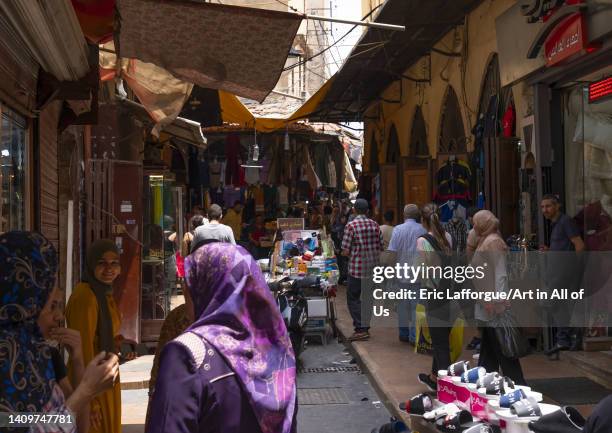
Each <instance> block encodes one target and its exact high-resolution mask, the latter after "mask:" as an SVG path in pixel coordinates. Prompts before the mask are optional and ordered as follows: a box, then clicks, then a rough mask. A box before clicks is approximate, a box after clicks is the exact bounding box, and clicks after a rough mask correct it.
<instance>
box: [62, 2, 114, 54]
mask: <svg viewBox="0 0 612 433" xmlns="http://www.w3.org/2000/svg"><path fill="white" fill-rule="evenodd" d="M72 6H73V7H74V11H75V12H76V16H77V18H78V20H79V23H80V24H81V29H82V30H83V33H84V34H85V37H86V38H87V39H89V41H91V42H92V43H94V44H101V43H103V42H107V41H109V40H110V39H112V38H113V27H114V23H115V0H72Z"/></svg>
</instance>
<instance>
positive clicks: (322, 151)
mask: <svg viewBox="0 0 612 433" xmlns="http://www.w3.org/2000/svg"><path fill="white" fill-rule="evenodd" d="M328 155H329V151H328V146H327V144H325V143H319V144H318V145H316V146H315V147H314V164H315V165H314V168H315V172H316V174H317V176H318V177H319V180H320V181H321V184H322V185H325V186H327V185H329V168H328V167H329V166H328V163H327V161H328V160H327V157H328Z"/></svg>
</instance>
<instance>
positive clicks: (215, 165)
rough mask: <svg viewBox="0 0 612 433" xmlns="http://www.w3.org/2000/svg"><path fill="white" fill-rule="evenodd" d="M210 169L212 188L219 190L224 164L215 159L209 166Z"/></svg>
mask: <svg viewBox="0 0 612 433" xmlns="http://www.w3.org/2000/svg"><path fill="white" fill-rule="evenodd" d="M208 168H209V171H210V187H211V188H218V187H219V186H220V185H221V172H222V164H221V162H220V161H217V158H214V159H213V160H212V162H210V163H209V164H208Z"/></svg>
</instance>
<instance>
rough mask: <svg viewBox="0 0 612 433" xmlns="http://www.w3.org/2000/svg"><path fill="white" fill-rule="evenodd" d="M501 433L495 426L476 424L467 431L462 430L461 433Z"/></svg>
mask: <svg viewBox="0 0 612 433" xmlns="http://www.w3.org/2000/svg"><path fill="white" fill-rule="evenodd" d="M501 431H502V430H501V428H500V427H499V426H496V425H489V424H476V425H474V426H472V427H469V428H468V429H467V430H463V433H501Z"/></svg>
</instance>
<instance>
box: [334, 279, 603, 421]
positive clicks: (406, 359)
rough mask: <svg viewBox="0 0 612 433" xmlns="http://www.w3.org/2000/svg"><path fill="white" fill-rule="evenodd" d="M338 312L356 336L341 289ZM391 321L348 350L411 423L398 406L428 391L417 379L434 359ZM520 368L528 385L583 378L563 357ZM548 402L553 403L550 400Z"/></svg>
mask: <svg viewBox="0 0 612 433" xmlns="http://www.w3.org/2000/svg"><path fill="white" fill-rule="evenodd" d="M336 311H337V316H338V319H337V326H338V330H339V332H340V334H341V335H342V336H344V337H348V336H349V335H351V334H352V332H353V326H352V320H351V317H350V314H349V312H348V308H347V306H346V290H345V288H344V287H342V286H341V287H340V288H339V290H338V295H337V299H336ZM392 321H394V323H397V319H396V318H395V315H394V313H393V312H392V313H391V317H390V321H389V320H387V323H385V325H386V326H373V327H372V328H371V329H370V334H371V337H370V340H368V341H359V342H355V343H352V344H351V345H350V346H349V347H350V348H351V350H352V352H353V353H354V355H355V356H356V358H357V360H358V363H359V364H360V365H361V367H362V369H363V370H364V371H365V372H367V374H368V375H369V376H370V378H371V380H372V384H373V385H374V387H375V388H376V389H377V390H378V391H379V395H380V396H381V397H382V398H383V400H384V403H385V405H386V406H387V409H388V410H389V411H390V412H391V413H392V414H394V415H395V416H397V417H401V418H403V419H404V420H405V421H406V422H409V421H410V419H409V417H407V416H405V414H404V413H401V412H400V411H399V409H398V404H399V403H400V402H402V401H405V400H406V399H408V398H410V397H412V396H414V395H416V394H419V393H422V392H426V391H427V388H426V387H425V386H424V385H422V384H420V383H419V382H418V381H417V375H418V374H419V373H423V372H429V371H430V370H431V357H430V356H429V355H422V354H420V353H415V352H414V347H412V346H410V345H408V344H407V343H403V342H400V341H399V339H398V331H397V327H391V326H389V325H390V324H391V322H392ZM475 334H476V331H475V330H474V329H469V328H468V329H466V330H465V337H464V343H465V344H467V342H469V341H470V339H471V337H472V336H473V335H475ZM472 356H473V352H472V351H468V350H464V352H463V356H462V359H466V360H471V361H472V364H474V361H473V360H472ZM521 364H522V367H523V372H524V374H525V378H526V380H527V382H529V379H545V378H553V377H577V376H584V375H583V374H581V373H580V372H578V371H577V370H576V367H575V366H573V365H572V364H571V363H570V362H569V360H567V358H565V359H564V358H563V357H562V359H561V360H560V361H549V360H548V359H547V358H546V356H544V355H543V354H534V355H529V356H527V357H525V358H523V359H521ZM545 401H548V402H550V403H554V401H552V400H550V399H547V400H546V399H545ZM577 408H578V409H579V410H580V411H581V412H582V413H583V415H585V416H588V415H589V414H590V413H591V411H592V409H593V406H591V405H586V406H577ZM412 428H413V429H418V431H419V432H425V431H429V430H428V426H427V425H425V426H422V425H416V424H415V425H413V426H412ZM431 431H435V429H432V430H431Z"/></svg>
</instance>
